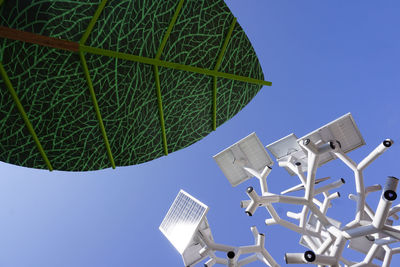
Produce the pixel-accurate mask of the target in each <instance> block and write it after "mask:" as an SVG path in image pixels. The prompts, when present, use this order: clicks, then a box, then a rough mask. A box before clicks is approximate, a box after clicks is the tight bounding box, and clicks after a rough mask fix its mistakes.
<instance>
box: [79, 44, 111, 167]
mask: <svg viewBox="0 0 400 267" xmlns="http://www.w3.org/2000/svg"><path fill="white" fill-rule="evenodd" d="M79 57H80V58H81V63H82V68H83V72H84V73H85V77H86V82H87V84H88V87H89V91H90V96H91V98H92V102H93V106H94V110H95V111H96V116H97V120H98V121H99V126H100V130H101V134H102V135H103V139H104V144H105V145H106V150H107V155H108V158H109V160H110V162H111V166H112V168H113V169H115V162H114V158H113V155H112V153H111V147H110V143H109V142H108V137H107V133H106V129H105V128H104V123H103V118H102V117H101V113H100V108H99V105H98V103H97V98H96V94H95V92H94V89H93V84H92V80H91V78H90V74H89V69H88V66H87V64H86V59H85V56H84V54H83V52H82V51H80V52H79Z"/></svg>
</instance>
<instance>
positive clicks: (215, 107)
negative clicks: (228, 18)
mask: <svg viewBox="0 0 400 267" xmlns="http://www.w3.org/2000/svg"><path fill="white" fill-rule="evenodd" d="M235 25H236V18H233V21H232V23H231V26H230V27H229V31H228V34H227V35H226V37H225V41H224V44H223V45H222V48H221V51H220V52H219V55H218V58H217V63H216V64H215V67H214V71H218V69H219V67H220V66H221V63H222V59H223V58H224V54H225V50H226V48H227V47H228V44H229V40H230V39H231V36H232V32H233V29H234V28H235ZM217 93H218V88H217V77H216V76H214V77H213V101H212V106H213V118H212V120H213V130H214V131H215V130H216V129H217Z"/></svg>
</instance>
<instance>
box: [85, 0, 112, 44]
mask: <svg viewBox="0 0 400 267" xmlns="http://www.w3.org/2000/svg"><path fill="white" fill-rule="evenodd" d="M106 3H107V0H101V2H100V5H99V6H98V7H97V10H96V12H95V13H94V15H93V17H92V19H91V20H90V22H89V25H88V27H87V29H86V31H85V33H84V34H83V35H82V38H81V40H80V41H79V44H80V45H84V44H85V43H86V40H87V39H88V38H89V35H90V33H91V32H92V30H93V27H94V24H96V21H97V19H98V18H99V16H100V14H101V12H102V11H103V9H104V6H105V5H106Z"/></svg>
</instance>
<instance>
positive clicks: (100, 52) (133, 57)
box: [80, 45, 272, 86]
mask: <svg viewBox="0 0 400 267" xmlns="http://www.w3.org/2000/svg"><path fill="white" fill-rule="evenodd" d="M80 50H81V51H83V52H87V53H90V54H95V55H100V56H106V57H113V58H120V59H124V60H129V61H134V62H139V63H144V64H148V65H154V66H158V67H166V68H171V69H176V70H184V71H189V72H194V73H199V74H204V75H208V76H214V77H220V78H226V79H230V80H235V81H241V82H247V83H252V84H259V85H267V86H271V85H272V82H269V81H264V80H259V79H254V78H250V77H246V76H240V75H235V74H230V73H225V72H220V71H215V70H210V69H204V68H199V67H194V66H188V65H184V64H179V63H174V62H168V61H164V60H159V59H155V58H148V57H142V56H136V55H131V54H126V53H121V52H115V51H112V50H107V49H102V48H96V47H91V46H86V45H82V46H81V47H80Z"/></svg>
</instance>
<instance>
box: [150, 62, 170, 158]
mask: <svg viewBox="0 0 400 267" xmlns="http://www.w3.org/2000/svg"><path fill="white" fill-rule="evenodd" d="M153 69H154V76H155V78H156V89H157V100H158V113H159V114H160V123H161V132H162V140H163V145H164V154H165V155H168V145H167V135H166V133H165V122H164V111H163V106H162V99H161V86H160V77H159V75H158V67H157V66H153Z"/></svg>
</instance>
